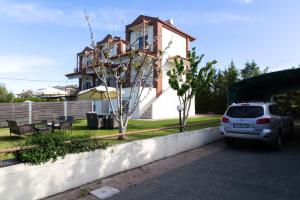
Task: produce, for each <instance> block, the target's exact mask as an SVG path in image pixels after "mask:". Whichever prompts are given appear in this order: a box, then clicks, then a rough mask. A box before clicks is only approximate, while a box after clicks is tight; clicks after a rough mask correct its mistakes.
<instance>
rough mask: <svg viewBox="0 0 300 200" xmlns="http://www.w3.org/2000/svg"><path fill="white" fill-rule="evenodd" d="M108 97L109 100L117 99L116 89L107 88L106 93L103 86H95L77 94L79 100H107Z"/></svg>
mask: <svg viewBox="0 0 300 200" xmlns="http://www.w3.org/2000/svg"><path fill="white" fill-rule="evenodd" d="M107 93H108V94H107ZM108 95H109V97H110V98H111V99H115V98H117V91H116V88H113V87H107V92H106V88H105V87H104V86H97V87H94V88H90V89H87V90H83V91H80V92H79V93H78V97H79V99H81V100H106V99H108ZM102 112H103V102H102Z"/></svg>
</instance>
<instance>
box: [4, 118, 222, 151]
mask: <svg viewBox="0 0 300 200" xmlns="http://www.w3.org/2000/svg"><path fill="white" fill-rule="evenodd" d="M218 119H219V117H197V118H190V119H188V124H191V123H200V122H211V123H209V124H208V125H200V126H195V127H193V128H192V129H201V128H206V127H210V126H217V125H219V122H215V121H216V120H218ZM174 125H178V119H168V120H151V121H150V120H130V121H129V124H128V128H127V132H131V131H140V130H146V129H155V128H163V127H168V126H174ZM178 132H179V130H178V129H177V128H176V129H168V130H162V131H159V132H145V133H142V134H134V135H130V136H128V137H126V139H125V140H123V141H120V140H117V139H109V140H108V141H109V142H110V143H120V142H126V141H130V140H136V139H145V138H150V137H155V136H162V135H168V134H173V133H178ZM56 133H57V134H63V133H59V132H58V131H56ZM117 133H118V130H117V129H115V130H91V129H88V128H87V126H86V120H76V121H75V122H74V124H73V132H72V134H71V132H70V131H67V133H66V135H67V138H69V139H72V138H82V137H91V136H101V135H111V134H117ZM28 137H31V135H30V134H29V135H25V136H21V137H19V136H16V135H12V136H11V137H10V136H9V130H8V128H0V149H3V148H9V147H16V146H19V145H21V144H22V143H24V142H25V141H26V138H28Z"/></svg>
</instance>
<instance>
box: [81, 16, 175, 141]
mask: <svg viewBox="0 0 300 200" xmlns="http://www.w3.org/2000/svg"><path fill="white" fill-rule="evenodd" d="M85 19H86V21H87V23H88V26H89V31H90V39H91V48H92V51H91V52H86V54H87V55H90V56H92V67H93V70H94V72H95V74H96V75H97V77H98V79H99V80H100V82H101V84H102V85H103V86H104V87H105V88H106V93H107V97H108V101H109V105H110V108H111V111H112V114H113V116H114V118H115V119H116V120H117V122H118V124H119V134H120V136H119V139H124V137H125V132H126V129H127V125H128V120H129V119H130V118H131V117H132V115H133V113H134V111H135V110H136V108H137V106H138V104H139V103H140V101H141V96H142V94H143V92H147V91H146V90H145V88H148V87H150V88H151V87H153V86H152V83H153V81H154V80H157V79H158V78H160V76H161V67H160V62H161V60H162V57H163V56H164V55H165V53H166V51H167V50H168V49H169V47H170V45H171V44H172V41H170V42H169V43H168V46H167V47H166V48H165V49H164V50H159V51H158V53H157V54H156V55H155V54H154V53H153V52H152V51H151V49H153V48H154V47H156V46H157V41H158V39H159V37H155V38H153V44H152V46H151V45H145V42H144V45H143V46H144V47H143V48H141V49H140V48H139V49H137V48H135V47H136V45H137V42H138V39H137V40H135V41H133V42H131V43H128V44H127V45H126V53H124V54H123V55H118V56H117V58H116V57H114V58H112V56H111V55H110V52H111V50H112V48H113V43H112V42H110V41H109V40H108V45H107V47H106V48H100V47H99V45H97V43H96V40H95V36H94V32H93V30H92V27H91V23H90V18H89V17H88V16H87V14H86V13H85ZM139 32H140V33H139V34H140V36H143V37H144V32H145V30H143V29H141V30H139ZM107 77H110V78H112V79H114V81H115V83H116V92H117V99H116V105H114V104H113V100H112V99H111V97H110V96H109V94H108V84H107V82H106V80H107ZM125 86H126V87H129V88H130V89H129V98H128V102H127V105H126V110H124V105H123V96H122V94H123V93H122V91H123V89H124V87H125ZM148 92H149V90H148Z"/></svg>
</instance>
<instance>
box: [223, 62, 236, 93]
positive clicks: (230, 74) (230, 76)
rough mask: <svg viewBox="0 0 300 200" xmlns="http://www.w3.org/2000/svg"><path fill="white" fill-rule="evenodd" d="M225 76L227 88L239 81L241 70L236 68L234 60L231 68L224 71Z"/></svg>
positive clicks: (230, 65)
mask: <svg viewBox="0 0 300 200" xmlns="http://www.w3.org/2000/svg"><path fill="white" fill-rule="evenodd" d="M223 75H224V81H225V84H226V86H227V87H229V86H230V85H232V84H233V83H235V82H237V81H239V70H238V69H237V68H236V66H235V64H234V62H233V60H231V62H230V64H229V67H228V68H227V69H225V70H224V72H223Z"/></svg>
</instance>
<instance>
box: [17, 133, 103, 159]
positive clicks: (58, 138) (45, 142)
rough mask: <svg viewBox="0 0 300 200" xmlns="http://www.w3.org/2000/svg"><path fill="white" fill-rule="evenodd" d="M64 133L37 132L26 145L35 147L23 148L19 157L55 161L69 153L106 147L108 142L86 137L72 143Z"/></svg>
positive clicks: (73, 140) (18, 154)
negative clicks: (68, 141)
mask: <svg viewBox="0 0 300 200" xmlns="http://www.w3.org/2000/svg"><path fill="white" fill-rule="evenodd" d="M66 140H67V138H66V136H65V135H63V134H37V135H34V136H32V137H30V138H28V139H27V141H26V143H25V144H24V145H25V146H30V145H34V146H35V147H34V148H33V149H28V150H23V151H20V152H18V153H17V154H16V157H17V159H19V160H20V161H22V162H30V163H33V164H40V163H44V162H47V161H49V160H52V161H55V160H56V159H57V158H58V157H64V156H65V155H66V154H68V153H80V152H85V151H94V150H96V149H105V148H106V147H107V146H108V143H107V142H104V141H100V140H96V139H92V138H85V139H72V140H70V143H65V141H66Z"/></svg>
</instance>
